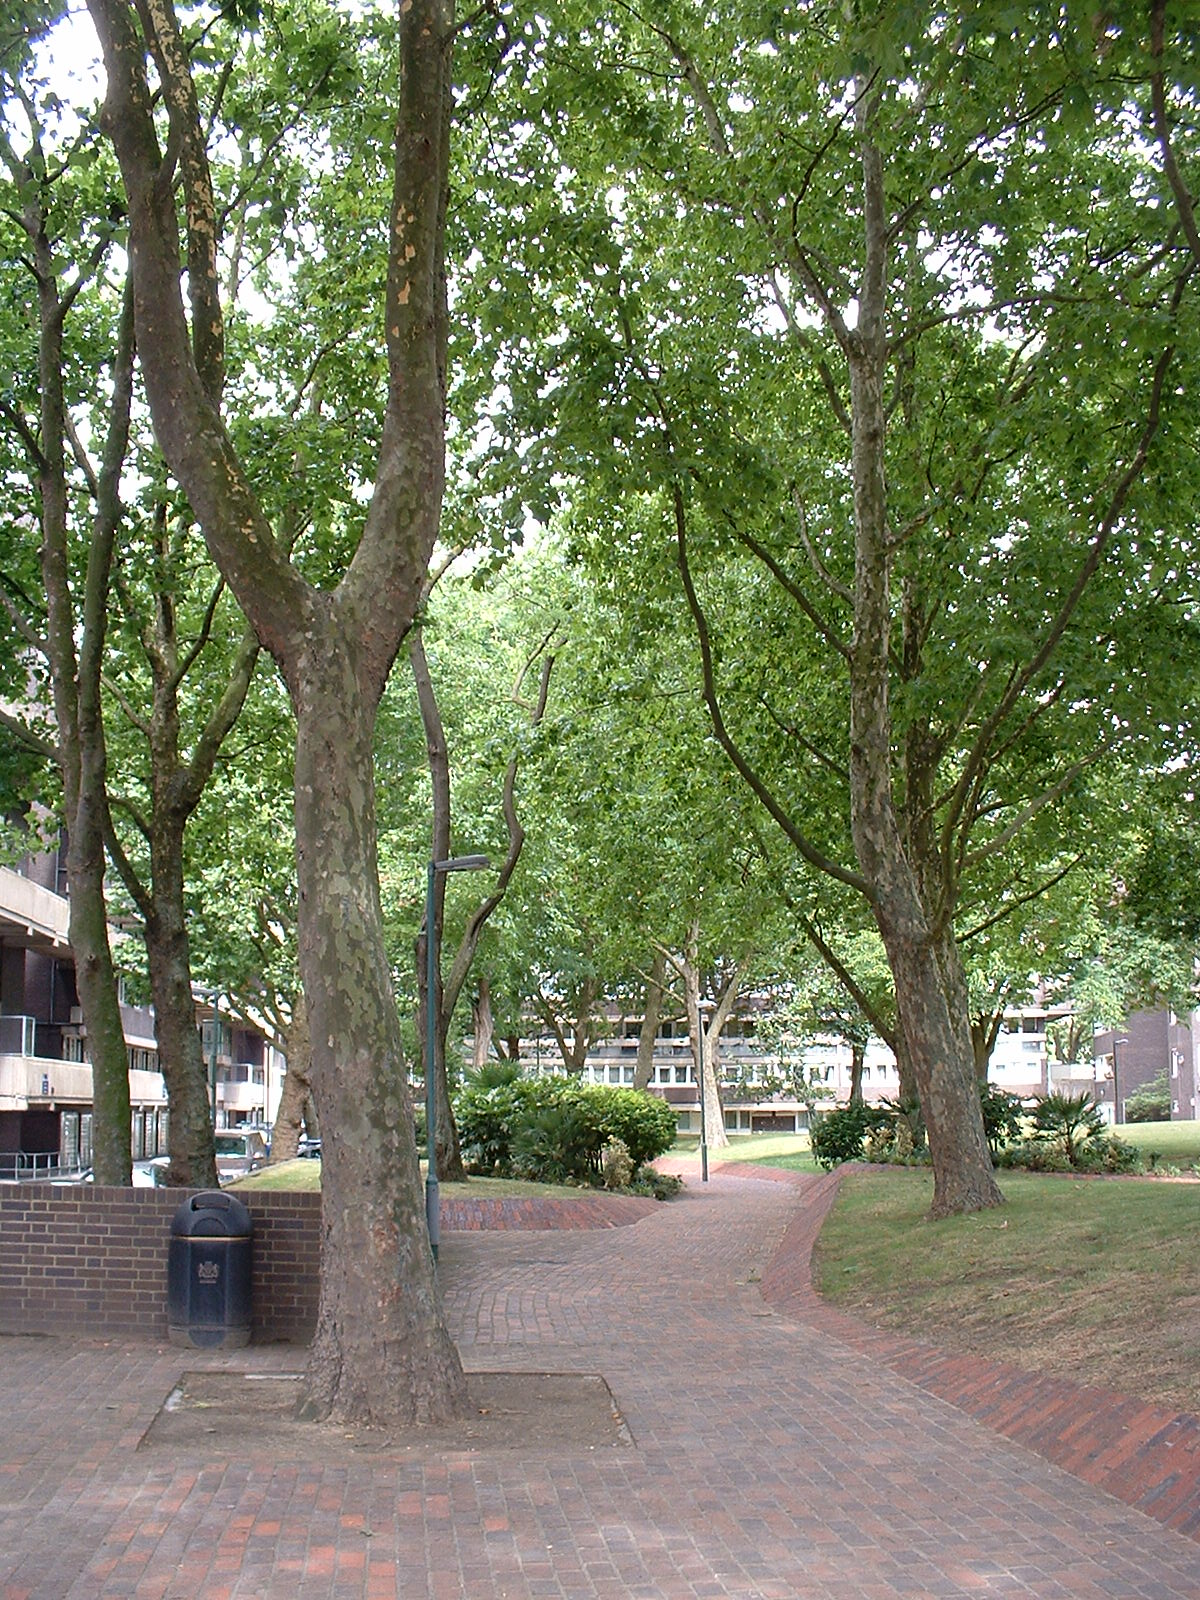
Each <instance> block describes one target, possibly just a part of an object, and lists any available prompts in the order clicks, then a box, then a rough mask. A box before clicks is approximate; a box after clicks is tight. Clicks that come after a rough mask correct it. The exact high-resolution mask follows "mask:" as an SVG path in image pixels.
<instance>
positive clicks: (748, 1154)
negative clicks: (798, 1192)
mask: <svg viewBox="0 0 1200 1600" xmlns="http://www.w3.org/2000/svg"><path fill="white" fill-rule="evenodd" d="M699 1149H700V1140H699V1137H698V1136H697V1135H696V1134H687V1133H685V1134H681V1135H680V1137H679V1138H678V1139H676V1141H675V1143H674V1144H673V1145H672V1146H671V1154H672V1155H677V1156H694V1155H696V1154H697V1153H698V1152H699ZM708 1160H709V1165H710V1166H716V1165H717V1164H718V1163H719V1162H722V1161H751V1162H757V1163H758V1165H759V1166H761V1167H789V1168H791V1169H793V1170H794V1171H798V1172H816V1171H818V1170H819V1169H818V1167H817V1164H816V1162H815V1161H814V1160H813V1158H812V1153H811V1152H810V1150H809V1147H808V1135H807V1134H806V1133H751V1134H745V1133H741V1134H735V1135H734V1136H733V1138H732V1139H730V1141H729V1143H728V1144H727V1145H721V1146H720V1148H718V1147H717V1146H716V1145H709V1147H708Z"/></svg>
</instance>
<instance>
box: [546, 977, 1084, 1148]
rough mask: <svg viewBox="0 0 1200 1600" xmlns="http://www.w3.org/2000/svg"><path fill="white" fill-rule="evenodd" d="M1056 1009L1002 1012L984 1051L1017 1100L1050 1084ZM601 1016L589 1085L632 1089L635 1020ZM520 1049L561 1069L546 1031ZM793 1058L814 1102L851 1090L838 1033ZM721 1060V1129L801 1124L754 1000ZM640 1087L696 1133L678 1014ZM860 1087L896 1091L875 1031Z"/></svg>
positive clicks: (798, 1127) (799, 1108)
mask: <svg viewBox="0 0 1200 1600" xmlns="http://www.w3.org/2000/svg"><path fill="white" fill-rule="evenodd" d="M1062 1014H1063V1012H1062V1008H1061V1007H1060V1008H1057V1009H1055V1008H1045V1007H1038V1006H1029V1007H1023V1008H1020V1009H1013V1010H1012V1011H1010V1012H1008V1013H1007V1014H1006V1015H1005V1018H1004V1022H1003V1025H1002V1027H1001V1029H1000V1032H999V1034H998V1035H997V1038H996V1043H995V1046H994V1048H993V1051H992V1055H991V1058H990V1065H989V1069H988V1076H989V1079H990V1081H991V1082H992V1083H994V1084H995V1085H996V1086H997V1087H998V1088H1001V1089H1006V1090H1008V1091H1009V1092H1011V1093H1013V1094H1018V1095H1020V1096H1021V1097H1022V1099H1032V1098H1033V1096H1035V1095H1039V1094H1045V1093H1046V1092H1047V1091H1048V1090H1050V1089H1052V1088H1057V1087H1059V1079H1058V1076H1057V1072H1058V1068H1057V1064H1056V1062H1055V1060H1054V1055H1053V1050H1052V1048H1051V1046H1050V1043H1049V1036H1048V1033H1047V1029H1048V1027H1049V1025H1050V1024H1051V1023H1052V1022H1053V1021H1054V1020H1055V1019H1056V1018H1058V1017H1060V1016H1062ZM608 1024H609V1031H608V1034H607V1036H606V1037H605V1038H603V1039H600V1040H598V1041H597V1042H596V1043H595V1044H594V1045H593V1046H592V1048H591V1049H590V1050H589V1052H588V1055H587V1058H586V1061H585V1064H584V1069H583V1075H584V1078H585V1079H586V1080H588V1081H590V1082H593V1083H608V1084H614V1085H623V1086H625V1087H631V1086H632V1084H633V1081H634V1069H635V1065H636V1061H637V1050H638V1037H639V1034H640V1032H641V1019H640V1018H638V1017H633V1018H629V1017H621V1016H619V1015H618V1014H616V1013H615V1012H614V1013H613V1014H611V1015H610V1016H609V1018H608ZM520 1048H521V1060H522V1063H523V1064H524V1065H525V1066H526V1068H527V1069H528V1070H530V1071H533V1072H537V1073H544V1072H561V1071H562V1060H561V1056H560V1055H559V1052H558V1049H557V1046H556V1044H555V1041H554V1039H553V1037H552V1036H551V1035H549V1034H541V1035H533V1036H531V1037H530V1038H528V1039H522V1040H521V1046H520ZM799 1061H800V1064H801V1065H802V1067H803V1070H804V1073H805V1076H806V1077H807V1078H808V1079H809V1080H810V1081H811V1082H813V1083H814V1084H815V1085H816V1087H817V1090H818V1100H817V1104H818V1106H819V1107H825V1108H828V1107H830V1106H834V1105H845V1104H846V1102H847V1101H848V1100H849V1098H850V1084H851V1073H852V1069H853V1052H852V1050H851V1047H850V1045H849V1044H848V1043H847V1042H846V1041H845V1040H843V1039H839V1038H835V1037H833V1036H829V1037H826V1038H818V1039H815V1040H812V1041H811V1042H809V1043H807V1044H805V1045H804V1047H803V1048H802V1050H801V1051H800V1052H799ZM720 1063H721V1066H720V1070H721V1100H722V1104H723V1107H724V1113H725V1127H726V1131H727V1132H728V1133H729V1134H730V1135H731V1136H732V1135H735V1134H749V1133H798V1132H801V1131H803V1130H804V1129H806V1128H807V1127H808V1118H809V1113H808V1108H807V1105H806V1104H805V1101H804V1100H803V1099H802V1098H801V1097H800V1096H798V1095H797V1094H796V1093H795V1092H794V1091H789V1090H788V1089H787V1088H786V1087H782V1088H781V1087H779V1084H780V1081H781V1080H785V1081H786V1079H787V1077H788V1076H789V1074H788V1073H787V1072H786V1071H785V1070H784V1068H783V1065H782V1064H781V1062H780V1059H779V1055H778V1053H777V1052H767V1051H766V1050H764V1047H763V1045H762V1043H761V1041H760V1040H759V1038H758V1036H757V1029H756V1017H755V1012H754V1009H753V1007H750V1008H748V1009H747V1011H746V1013H745V1014H744V1015H742V1016H739V1017H736V1018H734V1019H732V1020H731V1022H730V1023H729V1024H728V1025H727V1026H726V1028H725V1030H724V1032H723V1033H722V1035H721V1052H720ZM1089 1068H1090V1064H1089ZM647 1087H648V1088H649V1090H650V1092H651V1093H653V1094H658V1095H661V1096H662V1097H663V1099H664V1100H666V1101H667V1103H668V1104H669V1105H671V1106H673V1107H674V1109H675V1113H676V1118H677V1121H678V1125H679V1131H680V1132H681V1133H699V1131H700V1097H699V1092H698V1089H697V1086H696V1077H695V1067H694V1063H693V1060H692V1049H691V1043H690V1041H689V1039H688V1034H687V1027H686V1025H685V1024H684V1023H683V1022H681V1021H678V1020H667V1021H664V1022H663V1023H662V1024H661V1026H660V1027H659V1030H658V1034H657V1037H656V1039H655V1046H654V1061H653V1066H652V1069H651V1076H650V1082H649V1084H648V1086H647ZM862 1088H863V1097H864V1099H866V1100H868V1101H872V1102H877V1101H880V1100H891V1099H895V1098H896V1096H898V1094H899V1092H900V1079H899V1074H898V1073H897V1071H896V1061H895V1056H894V1055H893V1053H892V1052H891V1051H890V1050H889V1049H888V1048H887V1046H886V1045H884V1044H883V1042H882V1041H881V1040H879V1039H872V1040H871V1041H870V1043H869V1044H868V1045H867V1049H866V1055H865V1058H864V1062H863V1074H862Z"/></svg>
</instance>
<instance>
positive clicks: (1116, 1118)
mask: <svg viewBox="0 0 1200 1600" xmlns="http://www.w3.org/2000/svg"><path fill="white" fill-rule="evenodd" d="M1127 1043H1128V1040H1126V1039H1118V1038H1117V1037H1116V1036H1115V1035H1114V1036H1113V1124H1114V1126H1116V1125H1118V1124H1119V1123H1120V1122H1121V1121H1122V1120H1123V1119H1122V1116H1121V1084H1120V1079H1119V1078H1118V1077H1117V1046H1118V1045H1119V1044H1127Z"/></svg>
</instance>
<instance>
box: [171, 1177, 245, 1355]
mask: <svg viewBox="0 0 1200 1600" xmlns="http://www.w3.org/2000/svg"><path fill="white" fill-rule="evenodd" d="M253 1237H254V1223H253V1222H252V1221H251V1218H250V1213H249V1211H247V1209H246V1207H245V1206H244V1205H243V1204H242V1202H241V1201H240V1200H237V1199H235V1198H234V1196H233V1195H231V1194H225V1193H224V1192H223V1191H222V1190H220V1189H205V1190H203V1191H202V1192H201V1193H200V1194H194V1195H192V1196H190V1198H188V1199H187V1200H185V1201H184V1202H183V1204H182V1205H181V1206H179V1207H178V1208H177V1209H176V1212H175V1215H174V1216H173V1217H172V1218H171V1243H170V1246H169V1248H168V1252H167V1334H168V1337H169V1338H170V1341H171V1343H172V1344H175V1345H183V1346H185V1347H186V1348H189V1349H200V1350H210V1349H226V1350H235V1349H237V1348H238V1347H239V1346H240V1345H244V1344H249V1343H250V1311H251V1307H250V1265H251V1247H252V1241H253Z"/></svg>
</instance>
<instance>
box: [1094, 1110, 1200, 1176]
mask: <svg viewBox="0 0 1200 1600" xmlns="http://www.w3.org/2000/svg"><path fill="white" fill-rule="evenodd" d="M1114 1131H1115V1132H1116V1134H1117V1137H1118V1138H1120V1139H1124V1141H1125V1143H1126V1144H1135V1145H1137V1147H1138V1149H1139V1150H1140V1151H1141V1152H1142V1154H1143V1155H1144V1156H1145V1157H1146V1160H1147V1161H1149V1159H1150V1156H1151V1154H1157V1155H1158V1157H1159V1160H1160V1164H1166V1165H1168V1166H1172V1167H1183V1168H1185V1169H1186V1168H1187V1167H1190V1166H1191V1165H1192V1163H1193V1162H1197V1161H1200V1122H1125V1123H1122V1124H1121V1126H1120V1127H1119V1128H1117V1129H1115V1130H1114Z"/></svg>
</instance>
